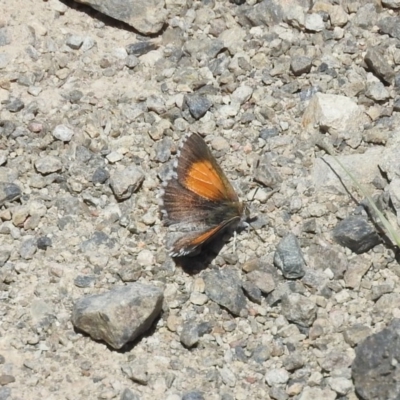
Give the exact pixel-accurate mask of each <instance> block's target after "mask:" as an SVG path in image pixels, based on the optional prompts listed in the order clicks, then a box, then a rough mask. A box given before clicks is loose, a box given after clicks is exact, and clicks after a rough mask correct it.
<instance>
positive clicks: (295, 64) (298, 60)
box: [290, 56, 312, 76]
mask: <svg viewBox="0 0 400 400" xmlns="http://www.w3.org/2000/svg"><path fill="white" fill-rule="evenodd" d="M311 67H312V59H311V58H310V57H305V56H297V57H293V58H292V60H291V61H290V69H291V70H292V72H293V74H294V75H295V76H300V75H302V74H307V73H309V72H310V71H311Z"/></svg>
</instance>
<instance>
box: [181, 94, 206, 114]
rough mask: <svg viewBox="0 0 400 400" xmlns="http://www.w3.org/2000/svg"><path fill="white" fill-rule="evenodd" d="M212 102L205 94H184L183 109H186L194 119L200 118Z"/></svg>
mask: <svg viewBox="0 0 400 400" xmlns="http://www.w3.org/2000/svg"><path fill="white" fill-rule="evenodd" d="M211 106H212V102H211V101H210V100H209V99H208V98H207V97H205V96H200V95H198V94H191V95H185V97H184V100H183V111H185V109H188V110H189V112H190V115H191V116H192V117H193V118H194V119H200V118H201V117H202V116H204V114H205V113H206V112H207V111H208V110H209V109H210V107H211Z"/></svg>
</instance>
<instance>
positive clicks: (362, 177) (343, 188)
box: [313, 147, 400, 193]
mask: <svg viewBox="0 0 400 400" xmlns="http://www.w3.org/2000/svg"><path fill="white" fill-rule="evenodd" d="M385 155H386V157H385ZM337 158H338V159H339V161H340V162H341V163H342V164H343V165H344V166H345V167H346V168H347V169H348V170H350V171H351V172H352V174H353V176H354V177H355V178H356V179H357V181H358V182H359V183H360V184H361V185H363V186H364V187H365V188H366V189H368V190H370V191H372V190H373V189H374V185H373V183H372V182H373V181H374V178H375V177H376V176H377V175H378V174H380V171H379V169H380V168H382V169H383V168H385V164H386V160H390V161H389V163H387V164H388V165H389V164H390V169H389V170H388V174H390V173H391V171H393V161H394V160H393V159H392V157H391V154H390V152H389V151H386V153H385V152H383V150H382V149H380V148H379V147H377V148H371V149H370V150H367V151H366V152H365V153H364V154H351V155H345V156H338V157H337ZM399 170H400V162H399ZM313 181H314V184H315V187H316V189H317V190H318V191H323V192H325V193H326V192H328V193H337V192H339V193H347V191H348V190H350V189H356V187H355V185H354V183H353V182H352V180H351V179H350V178H349V177H348V175H347V174H346V173H345V172H344V171H343V169H342V168H341V167H339V165H338V163H337V162H336V161H335V159H334V158H333V157H331V156H328V155H326V156H324V157H322V158H321V159H320V158H317V159H316V160H315V164H314V169H313Z"/></svg>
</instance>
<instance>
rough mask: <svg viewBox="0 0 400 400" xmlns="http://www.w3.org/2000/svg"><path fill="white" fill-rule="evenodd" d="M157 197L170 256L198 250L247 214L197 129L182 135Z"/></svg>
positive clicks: (189, 253)
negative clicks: (172, 163)
mask: <svg viewBox="0 0 400 400" xmlns="http://www.w3.org/2000/svg"><path fill="white" fill-rule="evenodd" d="M160 197H161V208H160V209H161V215H162V218H163V222H164V224H165V225H166V226H168V227H169V235H168V236H169V238H168V239H167V249H168V250H169V254H170V256H171V257H182V256H187V255H196V254H198V253H199V252H200V251H201V247H202V246H203V245H204V244H205V243H208V242H210V241H212V239H213V238H215V237H216V236H217V235H219V234H221V233H222V232H225V230H227V229H231V230H232V231H235V230H236V229H237V228H238V227H239V226H240V225H246V222H245V221H246V219H247V218H248V217H249V212H248V208H247V206H246V204H245V203H244V202H241V201H240V200H239V197H238V195H237V194H236V192H235V190H234V189H233V187H232V185H231V183H230V182H229V180H228V178H227V177H226V176H225V174H224V172H223V171H222V169H221V167H220V166H219V165H218V163H217V161H216V160H215V158H214V156H213V155H212V153H211V151H210V149H209V148H208V146H207V144H206V143H205V141H204V140H203V138H202V137H201V136H200V135H198V134H197V133H190V134H188V135H186V137H185V138H184V139H183V141H182V143H181V145H180V147H179V150H178V154H177V157H176V160H175V162H174V166H173V172H172V174H171V175H170V176H169V178H167V179H166V180H165V182H163V189H162V191H161V194H160Z"/></svg>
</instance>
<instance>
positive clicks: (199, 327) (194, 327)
mask: <svg viewBox="0 0 400 400" xmlns="http://www.w3.org/2000/svg"><path fill="white" fill-rule="evenodd" d="M211 330H212V326H211V324H210V323H209V322H202V323H200V324H198V323H196V322H193V321H189V322H186V323H185V324H184V325H183V328H182V332H181V335H180V341H181V343H182V344H183V345H184V346H185V347H187V348H191V347H193V346H195V345H196V344H197V343H198V341H199V339H200V337H201V336H203V335H204V334H206V333H210V332H211Z"/></svg>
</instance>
